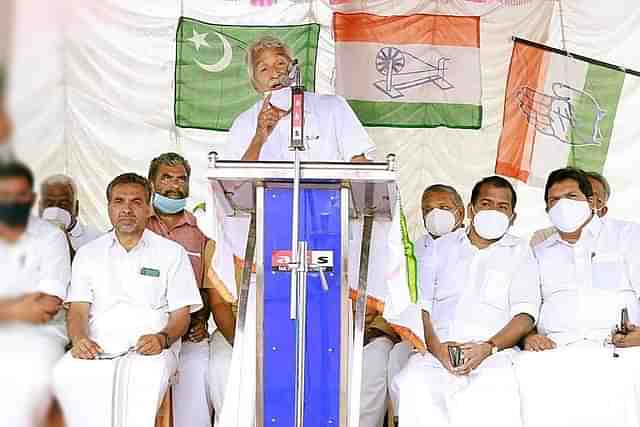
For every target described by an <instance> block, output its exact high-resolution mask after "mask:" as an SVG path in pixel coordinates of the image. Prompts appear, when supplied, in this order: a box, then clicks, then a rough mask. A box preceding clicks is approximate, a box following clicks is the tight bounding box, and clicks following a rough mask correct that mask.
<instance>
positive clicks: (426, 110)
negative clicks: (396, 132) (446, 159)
mask: <svg viewBox="0 0 640 427" xmlns="http://www.w3.org/2000/svg"><path fill="white" fill-rule="evenodd" d="M348 101H349V104H350V105H351V108H353V111H354V112H355V113H356V115H357V116H358V118H359V119H360V121H361V122H362V124H363V125H364V126H371V127H374V126H384V127H401V128H432V127H439V126H446V127H449V128H457V129H480V127H481V126H482V107H481V106H480V105H472V104H443V103H437V102H433V103H403V102H376V101H359V100H353V99H350V100H348Z"/></svg>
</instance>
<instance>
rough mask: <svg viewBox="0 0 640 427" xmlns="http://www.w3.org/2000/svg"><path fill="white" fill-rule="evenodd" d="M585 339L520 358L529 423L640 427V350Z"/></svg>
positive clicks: (524, 409) (519, 372)
mask: <svg viewBox="0 0 640 427" xmlns="http://www.w3.org/2000/svg"><path fill="white" fill-rule="evenodd" d="M617 351H618V354H619V355H620V357H618V358H614V357H613V352H612V348H611V347H610V346H608V347H603V346H602V344H600V343H594V342H588V341H584V342H582V343H577V344H571V345H567V346H563V347H559V348H557V349H554V350H547V351H543V352H522V353H521V354H520V356H519V357H518V358H517V359H516V373H517V376H518V381H519V383H520V395H521V399H522V416H523V422H524V425H525V426H531V427H535V426H540V427H542V426H545V427H546V426H581V427H589V426H594V427H596V426H597V427H600V426H615V427H630V426H636V427H637V426H638V425H640V418H639V415H638V414H639V412H640V393H639V391H640V348H629V349H618V350H617Z"/></svg>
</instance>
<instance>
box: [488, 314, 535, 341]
mask: <svg viewBox="0 0 640 427" xmlns="http://www.w3.org/2000/svg"><path fill="white" fill-rule="evenodd" d="M532 330H534V323H533V319H532V318H531V316H529V315H528V314H524V313H521V314H518V315H516V316H514V317H513V319H511V320H510V321H509V323H507V325H506V326H505V327H504V328H502V329H501V330H500V332H498V333H497V334H495V335H494V336H493V337H491V342H493V344H494V345H495V346H496V347H498V349H501V350H502V349H504V348H511V347H513V346H515V345H516V344H518V343H519V342H520V340H522V338H524V337H525V336H527V334H529V333H530V332H531V331H532Z"/></svg>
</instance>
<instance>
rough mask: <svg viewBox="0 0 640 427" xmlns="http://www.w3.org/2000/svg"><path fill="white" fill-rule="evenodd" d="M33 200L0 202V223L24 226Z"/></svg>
mask: <svg viewBox="0 0 640 427" xmlns="http://www.w3.org/2000/svg"><path fill="white" fill-rule="evenodd" d="M32 205H33V202H32V201H31V202H0V223H2V224H4V225H6V226H8V227H26V225H27V222H28V221H29V213H30V212H31V206H32Z"/></svg>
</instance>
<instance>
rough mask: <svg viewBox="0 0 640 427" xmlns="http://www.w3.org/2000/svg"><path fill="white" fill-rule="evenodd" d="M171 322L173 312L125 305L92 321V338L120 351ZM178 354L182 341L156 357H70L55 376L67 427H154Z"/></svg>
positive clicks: (134, 355)
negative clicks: (93, 358)
mask: <svg viewBox="0 0 640 427" xmlns="http://www.w3.org/2000/svg"><path fill="white" fill-rule="evenodd" d="M167 319H168V313H165V312H161V311H156V310H150V309H148V308H143V307H137V306H132V305H129V304H126V303H121V304H118V305H116V306H115V307H113V308H111V309H110V310H109V311H108V312H106V313H104V314H102V315H101V316H100V317H99V318H97V319H94V320H92V321H91V323H90V326H89V330H90V337H91V339H93V340H94V341H96V342H97V343H98V344H99V345H100V346H101V347H102V349H103V350H104V351H105V352H106V353H113V352H121V351H123V350H127V349H128V348H130V347H132V346H135V344H136V342H137V341H138V339H139V337H140V336H142V335H145V334H152V333H156V332H158V331H160V330H161V329H162V328H163V327H164V326H165V325H166V323H167ZM179 351H180V345H179V341H178V342H176V343H174V344H173V345H172V346H171V349H169V350H164V351H162V353H160V354H158V355H154V356H145V355H139V354H136V353H129V354H127V355H126V356H123V357H120V358H116V359H113V360H82V359H75V358H73V357H72V356H71V352H69V353H67V354H66V355H65V356H64V357H63V358H62V360H61V361H60V363H58V365H57V366H56V367H55V369H54V373H53V385H54V392H55V395H56V397H57V399H58V401H59V402H60V406H61V407H62V411H63V413H64V417H65V421H66V423H67V427H86V426H91V427H153V426H154V425H155V418H156V414H157V412H158V409H159V407H160V404H161V403H162V399H163V397H164V394H165V392H166V391H167V388H168V386H169V379H170V378H171V377H172V376H174V375H175V373H176V370H177V366H178V359H177V356H176V355H177V354H178V353H179Z"/></svg>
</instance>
